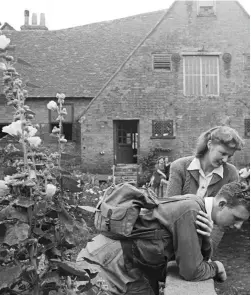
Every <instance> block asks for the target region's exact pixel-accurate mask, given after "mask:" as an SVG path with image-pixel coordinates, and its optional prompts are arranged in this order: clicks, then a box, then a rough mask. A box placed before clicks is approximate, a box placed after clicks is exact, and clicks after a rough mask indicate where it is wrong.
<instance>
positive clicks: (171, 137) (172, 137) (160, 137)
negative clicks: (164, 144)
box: [150, 136, 176, 139]
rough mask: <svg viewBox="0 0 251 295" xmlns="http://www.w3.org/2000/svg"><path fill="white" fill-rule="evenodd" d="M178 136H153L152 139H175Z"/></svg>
mask: <svg viewBox="0 0 251 295" xmlns="http://www.w3.org/2000/svg"><path fill="white" fill-rule="evenodd" d="M175 138H176V136H151V137H150V139H175Z"/></svg>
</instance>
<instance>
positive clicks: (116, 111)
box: [0, 1, 250, 173]
mask: <svg viewBox="0 0 251 295" xmlns="http://www.w3.org/2000/svg"><path fill="white" fill-rule="evenodd" d="M25 17H26V19H25V25H24V26H22V30H21V31H9V32H7V31H5V32H4V33H5V35H7V36H8V37H10V38H11V40H12V44H15V45H16V51H15V53H14V54H15V55H16V56H19V57H20V58H21V59H23V60H27V61H28V62H30V63H31V64H32V67H31V68H29V67H26V66H25V65H24V64H20V65H17V66H18V71H19V72H21V73H22V75H23V76H24V78H25V79H27V80H28V79H29V83H30V85H31V86H32V85H33V88H31V90H29V89H28V90H29V98H28V100H29V101H28V104H29V105H30V106H31V108H32V109H33V110H34V111H36V113H37V120H36V121H38V123H40V126H41V130H40V131H41V134H42V135H43V136H44V140H45V142H48V141H49V140H50V139H49V136H47V135H48V134H49V131H50V130H51V128H52V127H53V124H54V123H55V120H54V117H53V114H50V113H49V112H48V110H47V109H46V103H47V102H48V101H49V100H51V99H53V98H54V97H55V95H56V93H57V92H63V93H65V94H66V97H67V99H66V103H67V108H68V113H69V116H68V117H67V120H66V122H65V126H64V129H65V132H66V133H67V136H66V137H67V138H68V139H69V142H68V149H69V150H70V151H71V152H72V153H76V154H78V153H79V155H81V158H82V166H83V168H84V169H85V170H89V171H90V172H98V173H110V171H111V166H112V165H118V164H128V165H129V166H130V165H131V164H135V165H136V164H137V163H138V160H139V158H140V157H141V156H144V155H147V153H148V152H149V150H150V149H151V148H158V149H159V150H162V151H163V153H165V154H168V155H169V156H170V159H171V160H174V159H176V158H178V157H180V156H186V155H190V154H191V153H192V152H193V149H194V147H195V140H196V138H197V136H198V135H199V134H200V133H201V132H202V131H204V130H206V129H208V128H210V127H213V126H215V125H221V124H228V125H230V126H231V127H233V128H235V129H236V130H238V132H239V133H240V135H241V136H242V137H245V138H246V145H245V149H244V150H243V151H242V152H238V153H236V155H235V156H234V159H233V160H232V161H233V162H234V164H236V165H237V166H238V167H241V166H243V165H245V164H246V163H249V161H250V160H249V117H250V114H249V95H250V94H249V88H250V80H249V77H250V68H249V57H250V46H249V39H250V31H249V15H248V14H247V12H246V11H245V10H244V9H243V7H242V6H241V5H240V4H239V3H238V2H237V1H175V2H174V3H173V4H172V5H171V6H170V8H169V9H167V10H161V11H157V12H152V13H147V14H141V15H136V16H132V17H127V18H123V19H118V20H114V21H108V22H101V23H96V24H90V25H86V26H80V27H75V28H70V29H64V30H58V31H50V30H47V28H46V27H45V24H44V23H42V24H43V25H42V26H40V25H37V24H36V17H34V18H33V23H32V24H31V25H29V23H27V13H26V16H25ZM42 22H43V19H42ZM32 26H33V27H32ZM45 28H46V29H45ZM34 85H37V86H39V87H40V88H34ZM2 103H3V102H2V101H1V100H0V104H2ZM11 118H12V115H11V110H9V109H8V107H6V106H4V105H3V104H2V105H1V108H0V120H1V121H0V123H1V124H6V123H8V122H9V121H11Z"/></svg>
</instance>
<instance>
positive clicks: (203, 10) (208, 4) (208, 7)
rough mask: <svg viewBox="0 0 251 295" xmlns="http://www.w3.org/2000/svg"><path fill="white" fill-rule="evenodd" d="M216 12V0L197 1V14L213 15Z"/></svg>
mask: <svg viewBox="0 0 251 295" xmlns="http://www.w3.org/2000/svg"><path fill="white" fill-rule="evenodd" d="M215 12H216V1H205V0H203V1H197V15H198V16H214V15H215Z"/></svg>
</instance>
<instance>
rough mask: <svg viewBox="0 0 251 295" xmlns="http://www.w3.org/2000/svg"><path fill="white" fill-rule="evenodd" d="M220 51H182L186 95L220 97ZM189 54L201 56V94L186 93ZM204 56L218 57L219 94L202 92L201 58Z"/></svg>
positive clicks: (184, 93)
mask: <svg viewBox="0 0 251 295" xmlns="http://www.w3.org/2000/svg"><path fill="white" fill-rule="evenodd" d="M221 54H222V53H220V52H206V53H204V52H183V53H181V55H182V57H183V95H184V96H186V97H189V96H190V97H191V96H196V97H219V96H220V55H221ZM187 56H194V57H200V94H186V79H185V78H186V68H185V58H186V57H187ZM204 56H215V57H216V58H217V94H202V77H203V76H202V74H201V66H202V62H201V58H202V57H204Z"/></svg>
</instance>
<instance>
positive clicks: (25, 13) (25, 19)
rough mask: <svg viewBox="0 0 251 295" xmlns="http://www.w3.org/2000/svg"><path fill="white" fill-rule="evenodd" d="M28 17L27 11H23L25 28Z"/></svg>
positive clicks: (27, 23)
mask: <svg viewBox="0 0 251 295" xmlns="http://www.w3.org/2000/svg"><path fill="white" fill-rule="evenodd" d="M29 16H30V13H29V10H25V11H24V25H25V26H28V25H29Z"/></svg>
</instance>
